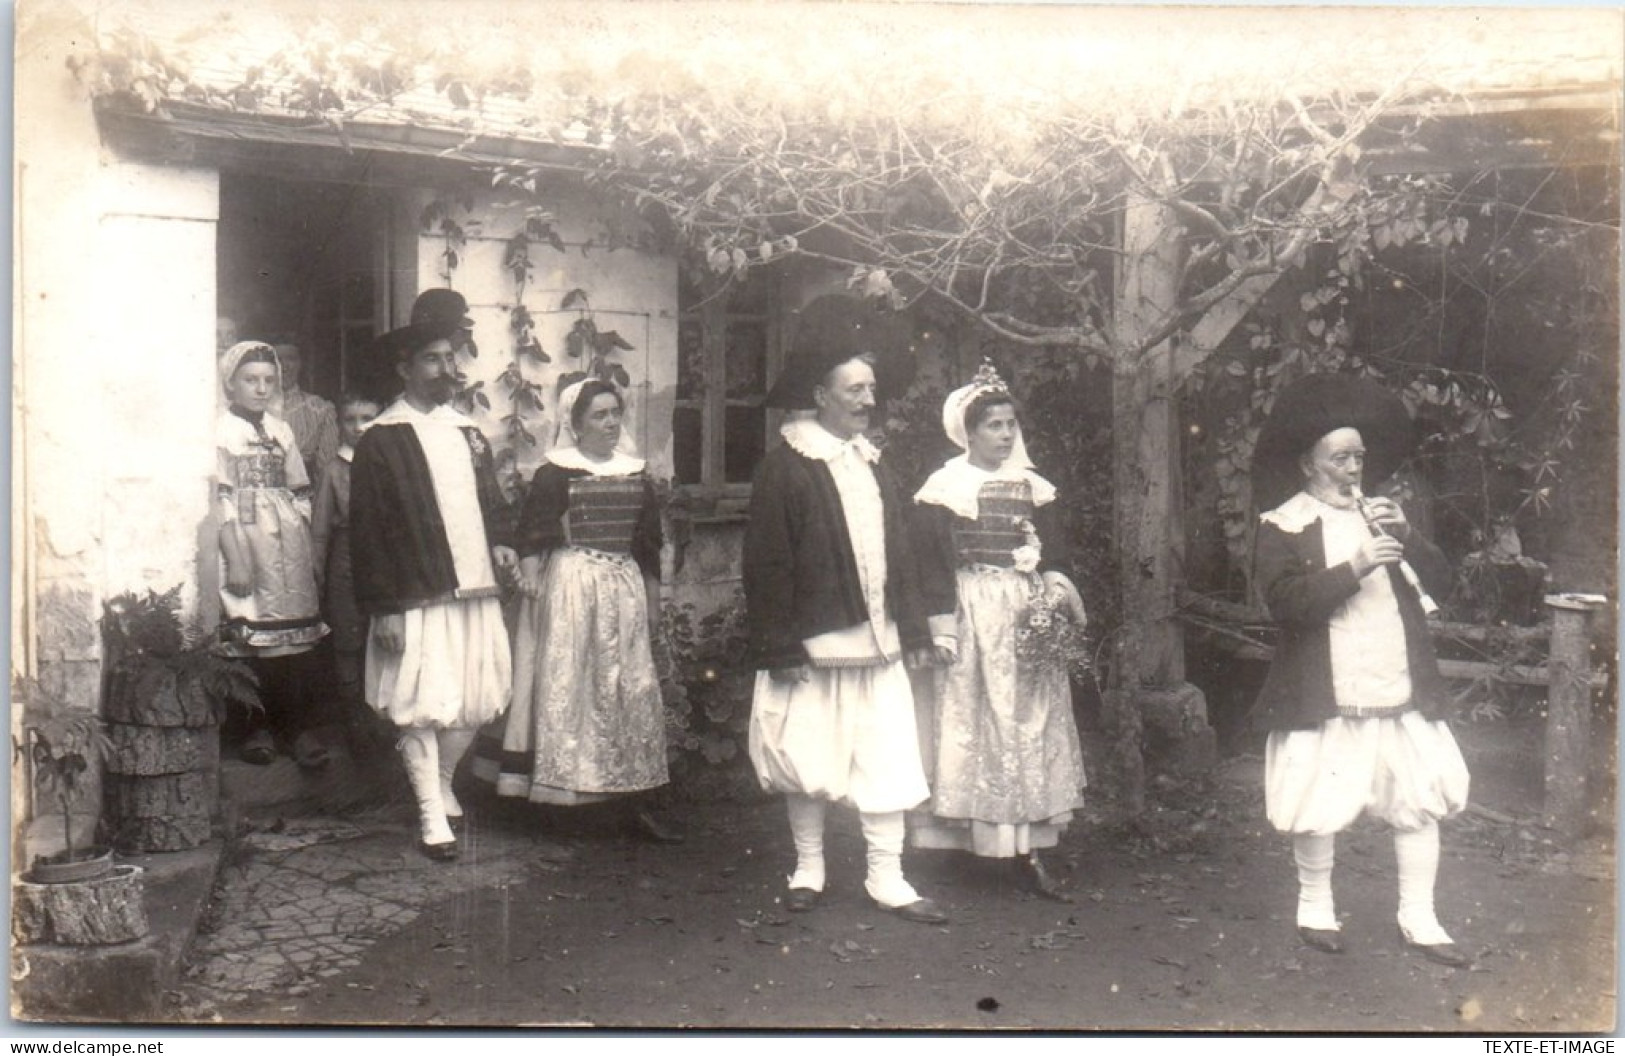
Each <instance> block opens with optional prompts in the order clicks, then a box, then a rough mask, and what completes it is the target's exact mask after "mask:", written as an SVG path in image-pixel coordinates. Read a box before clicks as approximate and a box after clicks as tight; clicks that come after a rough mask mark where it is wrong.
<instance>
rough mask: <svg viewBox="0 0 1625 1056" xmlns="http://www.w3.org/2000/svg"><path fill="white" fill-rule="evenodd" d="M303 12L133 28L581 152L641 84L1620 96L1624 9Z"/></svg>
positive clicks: (199, 77)
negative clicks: (519, 80)
mask: <svg viewBox="0 0 1625 1056" xmlns="http://www.w3.org/2000/svg"><path fill="white" fill-rule="evenodd" d="M301 3H302V0H301ZM301 3H292V4H290V3H287V2H282V3H278V4H276V5H275V6H274V7H273V5H272V4H271V3H270V2H269V0H260V3H259V5H258V6H253V5H251V6H250V7H248V8H243V9H237V10H233V9H222V8H209V7H207V6H206V5H201V4H198V3H196V0H149V2H147V3H144V4H143V5H141V6H140V7H139V8H131V9H129V15H128V16H127V17H128V18H129V20H131V21H132V23H133V24H135V25H136V27H137V28H138V30H139V31H140V32H142V33H143V34H144V35H146V36H148V37H149V38H150V39H153V40H155V41H156V42H158V43H159V44H160V46H161V47H162V48H163V49H164V51H165V52H166V53H168V54H171V55H174V56H177V57H179V58H180V59H181V61H182V65H183V66H185V67H186V68H188V69H189V70H190V72H191V75H192V78H193V80H194V82H195V83H198V84H203V85H206V86H208V87H210V88H211V89H213V90H215V91H216V92H219V93H222V94H221V95H220V96H218V97H216V99H215V102H214V104H212V105H229V103H228V102H227V100H229V98H230V93H232V92H233V91H234V90H235V89H236V88H238V87H239V86H241V85H243V84H244V83H245V80H246V79H247V78H248V77H249V71H250V70H251V69H252V68H254V67H259V68H260V70H261V71H262V72H261V74H260V75H259V76H260V82H261V83H265V82H266V81H268V80H270V79H271V78H273V77H275V73H274V70H275V69H276V55H277V54H278V53H279V52H284V51H289V50H291V51H294V52H303V53H304V54H305V55H307V56H309V55H324V56H326V57H327V59H328V61H330V62H333V63H334V68H340V67H342V65H343V62H342V60H343V59H344V58H345V57H346V56H349V57H354V58H357V59H360V60H363V61H364V62H366V63H369V64H372V65H377V64H380V63H383V62H384V61H386V60H389V59H391V58H392V57H393V58H394V59H395V60H396V62H397V63H398V64H399V70H400V73H401V75H402V80H403V82H404V83H406V84H408V85H409V87H407V88H406V89H405V90H403V91H401V92H399V93H398V94H396V95H394V96H392V97H391V98H390V99H389V100H388V101H387V102H382V103H377V104H374V105H371V106H368V107H367V108H366V109H365V110H364V111H363V112H361V113H359V114H352V115H351V118H352V119H354V120H360V121H365V122H368V123H374V124H400V125H409V126H416V127H432V128H439V129H445V130H450V131H457V130H462V131H467V132H473V131H475V130H476V129H478V130H479V131H481V132H483V133H485V134H488V135H494V136H499V137H501V136H507V137H513V138H515V139H522V140H533V141H540V142H549V143H560V144H571V143H573V144H581V145H585V144H586V137H587V130H586V129H585V128H583V127H582V126H580V125H579V124H571V123H570V122H569V120H568V114H569V110H568V106H567V104H566V102H565V98H564V97H565V95H566V94H567V93H566V92H564V91H563V90H562V89H564V88H570V89H572V90H577V91H580V90H589V91H592V92H594V93H595V94H598V95H599V96H600V97H601V98H613V97H614V96H615V95H616V94H617V93H619V92H624V91H625V90H626V89H627V88H629V87H632V86H636V85H639V84H640V82H642V81H644V80H645V79H646V78H652V77H659V78H660V79H661V80H662V82H663V83H664V84H665V85H666V86H667V87H668V88H669V87H672V86H674V85H681V84H683V83H690V84H696V85H702V84H706V83H713V82H716V81H718V80H726V81H727V82H729V83H731V84H733V85H735V86H736V87H737V88H738V89H739V97H740V98H741V99H742V100H743V103H742V105H744V106H759V105H765V104H766V103H767V102H769V101H771V102H773V103H774V104H775V105H777V106H779V107H781V108H787V109H789V110H790V111H792V112H797V111H798V109H799V112H803V113H813V114H817V113H821V112H823V111H822V109H821V108H826V107H842V106H845V107H847V108H848V110H850V108H851V107H853V106H863V105H866V102H867V103H868V104H874V105H879V104H880V103H881V102H890V101H892V100H894V99H895V98H896V97H897V96H898V95H899V94H902V93H904V92H907V93H909V94H910V96H911V97H914V96H917V97H919V98H922V99H926V98H928V99H929V100H930V105H931V106H934V107H938V108H939V109H941V111H942V112H943V113H945V114H947V115H949V116H948V119H949V120H952V115H954V114H955V113H956V112H958V111H957V110H956V108H965V109H966V112H971V111H974V112H975V113H976V114H977V115H978V116H979V119H982V120H986V119H988V118H989V117H990V116H991V117H993V118H994V119H997V116H998V114H999V113H1001V108H1004V107H1009V108H1010V109H1011V110H1014V109H1017V108H1019V107H1020V106H1021V105H1022V104H1023V103H1026V102H1030V101H1031V100H1033V99H1035V98H1036V99H1043V100H1046V101H1054V102H1056V103H1059V104H1061V105H1069V106H1074V107H1077V108H1079V109H1080V111H1090V112H1094V113H1130V112H1134V111H1150V112H1162V113H1170V112H1182V111H1184V110H1185V109H1187V108H1195V109H1202V108H1204V107H1207V106H1210V105H1215V104H1217V103H1218V102H1219V101H1222V100H1225V99H1231V100H1237V99H1241V100H1244V99H1249V98H1253V99H1257V98H1268V99H1277V98H1280V97H1281V95H1282V93H1283V92H1292V93H1297V94H1301V95H1303V96H1307V97H1313V96H1316V95H1324V94H1327V93H1340V94H1353V95H1364V94H1375V93H1377V92H1380V91H1383V90H1386V89H1389V88H1392V87H1394V86H1395V85H1398V84H1402V83H1403V84H1405V85H1407V86H1408V87H1410V88H1413V89H1423V90H1429V91H1433V92H1436V93H1443V94H1447V95H1465V96H1469V97H1472V98H1473V99H1476V100H1478V101H1479V102H1481V103H1482V105H1485V106H1490V107H1496V106H1500V107H1516V106H1522V105H1528V104H1529V103H1530V101H1531V100H1535V101H1537V102H1538V100H1539V99H1541V98H1545V99H1551V98H1554V97H1560V96H1566V95H1570V94H1577V93H1585V94H1587V97H1588V98H1592V99H1593V100H1594V99H1596V98H1598V97H1599V96H1600V97H1601V98H1608V97H1610V95H1612V96H1617V95H1618V92H1619V86H1620V83H1621V75H1622V50H1625V43H1622V41H1625V34H1622V27H1625V14H1622V13H1621V12H1620V11H1617V10H1612V9H1584V8H1578V9H1567V10H1564V9H1550V8H1548V9H1504V8H1502V9H1497V8H1479V9H1463V8H1392V9H1377V8H1325V9H1317V8H1312V7H1304V8H1222V7H1208V8H1202V7H1185V8H1136V7H1106V8H1100V7H1081V6H1075V5H1069V4H1055V5H1033V6H1019V7H1006V6H1003V5H997V4H957V5H956V4H940V5H939V4H912V3H891V4H870V5H864V4H839V5H836V4H826V3H810V2H800V3H798V2H793V0H792V2H781V3H774V4H754V3H682V4H678V3H663V2H659V0H641V2H638V3H629V2H611V0H600V2H590V0H583V2H572V0H547V2H545V3H537V2H531V3H526V2H520V0H510V2H507V3H501V4H487V3H480V2H478V0H464V2H461V3H456V4H450V5H447V4H441V3H435V2H425V0H418V2H409V3H408V2H399V0H396V2H394V3H386V2H384V0H374V2H372V3H346V4H342V5H331V4H329V5H326V6H315V7H309V8H306V7H303V6H301ZM115 10H117V9H115ZM200 12H207V14H200ZM318 12H319V13H318ZM334 12H337V13H334ZM107 17H108V18H109V19H111V18H112V17H113V16H112V15H109V16H107ZM406 56H411V57H412V60H411V61H412V62H413V63H414V65H413V66H412V67H411V68H410V69H408V68H406V63H405V57H406ZM504 71H514V73H515V75H516V77H529V78H533V81H532V83H533V84H534V86H535V90H533V91H530V92H529V93H528V94H527V95H526V97H525V98H523V99H521V98H518V97H516V96H514V95H505V94H488V95H486V96H484V97H483V98H475V97H472V96H469V97H465V98H458V97H457V90H456V89H453V90H452V91H451V92H448V91H446V90H445V89H446V88H447V86H448V83H449V81H452V80H456V79H457V75H458V74H459V72H462V73H463V74H464V75H465V76H466V78H467V83H469V84H475V83H479V82H482V81H484V80H486V79H488V78H491V77H493V76H500V75H501V74H502V73H503V72H504ZM295 87H296V86H294V85H292V84H291V83H284V82H279V83H278V86H277V89H276V90H274V91H272V92H270V93H269V94H268V95H267V96H266V97H265V98H264V99H263V100H262V101H261V102H260V103H259V104H258V105H259V106H260V108H262V109H269V110H270V111H271V112H275V110H276V109H277V107H278V105H279V103H281V102H282V101H283V96H284V95H285V94H286V93H287V92H288V91H289V90H291V89H293V88H295ZM460 103H461V104H464V105H459V104H460ZM298 110H299V107H298V105H297V104H293V105H291V107H290V112H293V111H298Z"/></svg>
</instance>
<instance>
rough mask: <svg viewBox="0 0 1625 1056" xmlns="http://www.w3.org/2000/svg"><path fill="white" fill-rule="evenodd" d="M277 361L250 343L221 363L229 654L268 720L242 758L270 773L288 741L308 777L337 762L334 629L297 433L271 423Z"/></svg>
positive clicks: (219, 432) (253, 733)
mask: <svg viewBox="0 0 1625 1056" xmlns="http://www.w3.org/2000/svg"><path fill="white" fill-rule="evenodd" d="M279 374H280V372H279V370H278V365H277V358H276V353H275V351H273V350H272V348H271V346H270V345H267V344H264V343H263V342H259V341H240V342H238V343H237V344H234V345H232V346H231V347H230V348H228V349H227V350H226V351H225V353H224V355H222V356H221V359H220V380H221V384H222V386H223V388H224V389H225V395H226V399H227V402H228V404H229V406H228V407H227V408H226V410H225V411H224V412H223V413H222V414H221V415H220V419H219V422H218V426H217V429H216V442H215V443H216V454H217V456H218V460H219V468H218V475H217V477H216V494H217V496H218V500H219V501H218V510H219V516H220V556H221V565H222V567H221V575H220V586H221V590H220V597H221V625H220V650H221V652H223V653H225V654H227V655H229V656H239V657H243V658H245V659H246V660H247V661H248V663H249V666H250V667H251V668H253V670H254V673H255V675H257V676H258V678H259V682H260V698H261V701H262V702H263V704H264V710H263V712H260V713H257V714H256V715H255V716H254V717H253V718H252V719H250V720H249V725H248V728H247V730H246V733H245V736H244V737H243V741H242V746H241V749H240V751H241V755H242V758H243V759H244V760H245V761H246V762H250V763H255V764H259V765H264V764H267V763H270V762H271V761H272V760H273V759H274V758H275V756H276V751H277V748H278V741H279V740H280V742H281V746H282V747H284V748H287V749H290V750H291V752H292V754H293V755H294V758H295V760H296V761H297V762H298V763H299V764H300V765H301V766H303V767H306V768H319V767H320V766H322V765H323V764H325V763H326V761H327V756H326V752H325V749H323V748H322V747H321V746H320V744H319V742H318V741H316V739H315V738H314V737H312V736H311V735H310V731H311V730H312V729H313V727H314V725H315V723H314V722H313V721H312V720H313V715H312V713H311V712H312V709H311V707H310V700H311V698H312V690H313V688H314V679H313V677H312V676H313V670H312V665H311V663H310V660H311V656H312V652H311V651H312V650H313V649H314V648H315V646H316V643H317V642H319V641H320V640H321V638H322V636H323V635H325V634H327V627H326V625H325V624H323V623H322V618H321V614H320V612H319V609H318V606H317V600H316V578H315V568H314V565H313V563H312V560H311V552H312V551H311V538H310V481H309V479H308V478H307V476H306V473H305V464H304V460H303V459H302V458H301V457H300V455H299V448H298V445H297V444H296V443H295V442H294V438H293V430H292V429H290V428H289V427H288V423H286V422H284V421H282V420H281V419H280V418H277V417H276V416H275V415H272V414H270V413H268V411H267V409H268V408H269V407H270V405H271V400H272V398H273V397H274V396H275V394H276V393H277V392H278V390H279V388H280V377H279Z"/></svg>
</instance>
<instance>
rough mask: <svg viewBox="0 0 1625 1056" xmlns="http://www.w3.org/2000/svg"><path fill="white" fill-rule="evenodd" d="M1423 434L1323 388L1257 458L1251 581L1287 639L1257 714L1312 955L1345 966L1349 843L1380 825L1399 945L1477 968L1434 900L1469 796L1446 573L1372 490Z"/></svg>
mask: <svg viewBox="0 0 1625 1056" xmlns="http://www.w3.org/2000/svg"><path fill="white" fill-rule="evenodd" d="M1411 434H1412V426H1411V421H1410V415H1409V414H1408V413H1407V412H1406V410H1405V406H1404V404H1403V403H1401V402H1400V400H1399V399H1398V397H1396V396H1394V395H1393V394H1392V393H1390V392H1388V391H1387V390H1386V389H1383V388H1382V387H1381V386H1380V385H1377V384H1376V383H1375V382H1372V381H1369V380H1366V379H1361V378H1355V377H1351V376H1348V375H1335V374H1317V375H1311V376H1309V377H1306V378H1304V379H1302V380H1301V381H1299V382H1297V383H1295V384H1293V385H1292V386H1289V387H1288V388H1287V389H1286V390H1284V391H1283V392H1282V393H1281V394H1280V396H1279V397H1278V398H1277V400H1276V403H1275V407H1274V409H1273V411H1272V412H1271V414H1270V417H1269V420H1268V421H1267V422H1265V424H1264V428H1263V430H1262V431H1261V433H1260V435H1259V439H1258V444H1257V447H1256V449H1255V452H1254V456H1253V480H1254V488H1255V494H1256V497H1257V498H1258V502H1259V508H1260V509H1265V510H1268V512H1267V513H1264V514H1263V515H1262V516H1261V518H1260V519H1261V521H1262V523H1261V524H1260V525H1259V528H1258V543H1257V556H1256V567H1255V581H1256V582H1257V584H1258V586H1259V588H1260V590H1261V591H1262V594H1263V597H1264V601H1265V603H1266V604H1267V605H1268V607H1269V612H1270V615H1271V617H1272V618H1273V619H1274V620H1275V621H1276V623H1277V624H1278V625H1279V628H1280V638H1279V642H1278V644H1277V646H1276V650H1275V657H1274V660H1273V661H1272V663H1271V664H1270V670H1269V674H1268V676H1267V677H1266V679H1265V682H1264V687H1263V689H1262V691H1261V693H1260V696H1259V699H1258V702H1257V705H1256V711H1255V714H1256V716H1257V717H1258V718H1259V719H1260V720H1261V721H1262V724H1263V725H1264V727H1265V728H1266V729H1267V730H1268V731H1269V738H1268V742H1267V746H1266V754H1265V763H1264V767H1265V788H1264V792H1265V808H1266V811H1267V813H1268V816H1269V820H1270V823H1271V824H1272V825H1274V826H1275V828H1276V829H1277V830H1278V831H1281V832H1285V833H1290V834H1291V836H1292V848H1293V855H1294V858H1295V859H1296V862H1297V868H1298V912H1297V923H1298V934H1299V937H1300V939H1301V940H1302V941H1303V942H1304V943H1305V944H1306V945H1308V946H1310V947H1312V948H1313V949H1316V950H1320V951H1322V952H1325V953H1341V952H1342V951H1343V948H1344V947H1343V939H1342V935H1341V934H1340V928H1341V925H1340V923H1339V921H1338V918H1337V912H1336V908H1335V904H1334V902H1333V898H1332V865H1333V862H1334V858H1335V840H1336V834H1337V833H1338V832H1340V831H1342V830H1343V829H1345V828H1347V827H1348V826H1349V825H1350V824H1352V823H1353V822H1354V821H1355V819H1356V818H1358V817H1359V816H1360V815H1361V814H1368V815H1371V816H1372V817H1375V818H1378V819H1380V820H1382V821H1385V822H1387V823H1388V824H1389V825H1390V826H1391V827H1392V828H1393V830H1394V852H1395V856H1396V859H1397V861H1398V867H1399V912H1398V921H1399V932H1400V937H1401V941H1402V943H1403V944H1404V945H1405V946H1406V947H1407V948H1410V949H1414V950H1417V951H1419V952H1420V953H1422V954H1423V955H1425V956H1426V957H1427V958H1428V959H1429V960H1433V961H1436V962H1438V963H1441V964H1447V965H1451V966H1454V967H1465V966H1467V965H1468V964H1469V963H1470V961H1469V958H1468V957H1467V956H1466V954H1465V953H1463V952H1462V951H1461V950H1460V949H1458V947H1457V946H1456V944H1455V942H1454V941H1453V940H1452V939H1451V937H1450V935H1449V934H1448V933H1447V932H1446V931H1445V930H1444V928H1443V927H1441V926H1440V924H1439V920H1438V917H1437V916H1436V915H1435V912H1434V900H1433V891H1434V883H1435V880H1436V877H1437V875H1438V868H1439V826H1438V821H1439V819H1440V818H1445V817H1450V816H1451V815H1454V814H1456V813H1458V812H1460V811H1461V810H1462V809H1463V808H1464V807H1465V806H1466V804H1467V788H1468V775H1467V766H1466V763H1465V762H1464V761H1463V760H1462V756H1461V751H1460V749H1459V748H1458V747H1457V745H1456V742H1455V739H1454V738H1453V737H1452V736H1451V733H1450V727H1449V726H1448V725H1447V724H1446V722H1445V721H1444V718H1445V715H1446V709H1447V708H1448V706H1449V703H1450V696H1449V694H1448V693H1447V692H1446V691H1445V687H1444V685H1443V682H1442V680H1441V678H1440V676H1439V665H1438V662H1437V660H1436V659H1435V658H1434V653H1433V643H1432V638H1431V636H1430V635H1429V633H1428V627H1427V619H1426V610H1427V608H1428V607H1429V606H1431V605H1432V601H1431V598H1429V596H1428V592H1442V591H1444V590H1446V589H1447V588H1448V587H1449V585H1450V582H1451V575H1450V569H1449V566H1448V565H1447V564H1446V562H1445V559H1444V557H1443V555H1442V554H1440V552H1439V550H1438V548H1437V547H1435V546H1434V545H1433V544H1432V543H1430V542H1428V541H1427V540H1426V539H1424V538H1423V537H1422V535H1421V533H1420V532H1418V531H1417V530H1416V529H1415V528H1414V527H1412V525H1411V524H1410V523H1409V521H1408V520H1407V519H1406V517H1405V513H1404V511H1403V510H1402V509H1401V508H1400V507H1399V504H1398V503H1396V502H1394V501H1392V500H1391V499H1386V498H1372V499H1367V498H1366V497H1365V496H1364V493H1363V492H1362V490H1361V489H1362V488H1365V487H1374V486H1377V485H1380V484H1382V483H1383V481H1385V480H1386V479H1387V478H1388V477H1389V476H1391V475H1392V474H1393V473H1394V471H1395V470H1396V469H1398V468H1399V465H1400V464H1401V463H1402V462H1403V461H1404V459H1405V458H1406V457H1408V456H1409V454H1410V450H1411Z"/></svg>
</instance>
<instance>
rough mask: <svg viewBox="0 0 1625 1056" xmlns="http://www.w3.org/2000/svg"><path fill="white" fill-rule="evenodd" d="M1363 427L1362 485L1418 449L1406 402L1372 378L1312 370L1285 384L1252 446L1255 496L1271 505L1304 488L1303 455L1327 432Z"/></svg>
mask: <svg viewBox="0 0 1625 1056" xmlns="http://www.w3.org/2000/svg"><path fill="white" fill-rule="evenodd" d="M1336 429H1358V430H1359V431H1360V439H1361V440H1362V441H1363V442H1364V443H1365V470H1364V473H1363V481H1362V484H1363V486H1364V487H1366V488H1374V487H1376V486H1377V485H1379V484H1381V483H1382V482H1383V481H1385V480H1387V479H1388V478H1389V477H1391V476H1393V475H1394V471H1395V470H1397V469H1399V467H1400V465H1401V464H1402V463H1404V461H1405V460H1406V459H1407V458H1409V457H1410V455H1411V452H1412V451H1413V450H1414V449H1415V446H1416V445H1415V437H1414V433H1415V427H1414V425H1413V424H1412V422H1411V416H1410V412H1409V411H1407V410H1406V409H1405V404H1404V401H1402V400H1401V399H1400V398H1399V396H1398V395H1397V394H1395V393H1393V392H1391V391H1390V390H1388V389H1385V388H1383V387H1382V386H1381V385H1379V384H1378V383H1377V382H1375V381H1372V380H1371V379H1370V378H1362V377H1356V376H1354V375H1352V374H1311V375H1309V376H1308V377H1305V378H1300V379H1298V380H1297V381H1295V382H1293V383H1292V384H1291V385H1288V386H1287V387H1286V388H1285V389H1283V390H1282V391H1281V393H1280V395H1278V396H1276V398H1275V405H1274V407H1272V408H1271V409H1270V416H1269V418H1267V419H1266V420H1265V421H1264V427H1263V428H1262V429H1260V430H1259V433H1258V443H1257V444H1256V445H1254V447H1253V497H1254V499H1256V500H1257V503H1258V508H1259V509H1261V510H1271V509H1274V508H1275V507H1277V506H1279V505H1280V504H1281V503H1283V502H1285V501H1286V500H1287V499H1290V498H1291V497H1292V496H1293V495H1296V494H1297V493H1298V492H1299V491H1300V490H1302V488H1303V470H1302V469H1301V468H1300V460H1301V459H1302V458H1303V456H1304V455H1305V454H1306V453H1307V452H1308V451H1309V449H1310V448H1312V447H1314V446H1315V443H1316V442H1317V441H1318V440H1320V438H1321V437H1323V436H1325V435H1326V434H1327V433H1330V432H1332V431H1333V430H1336Z"/></svg>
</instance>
